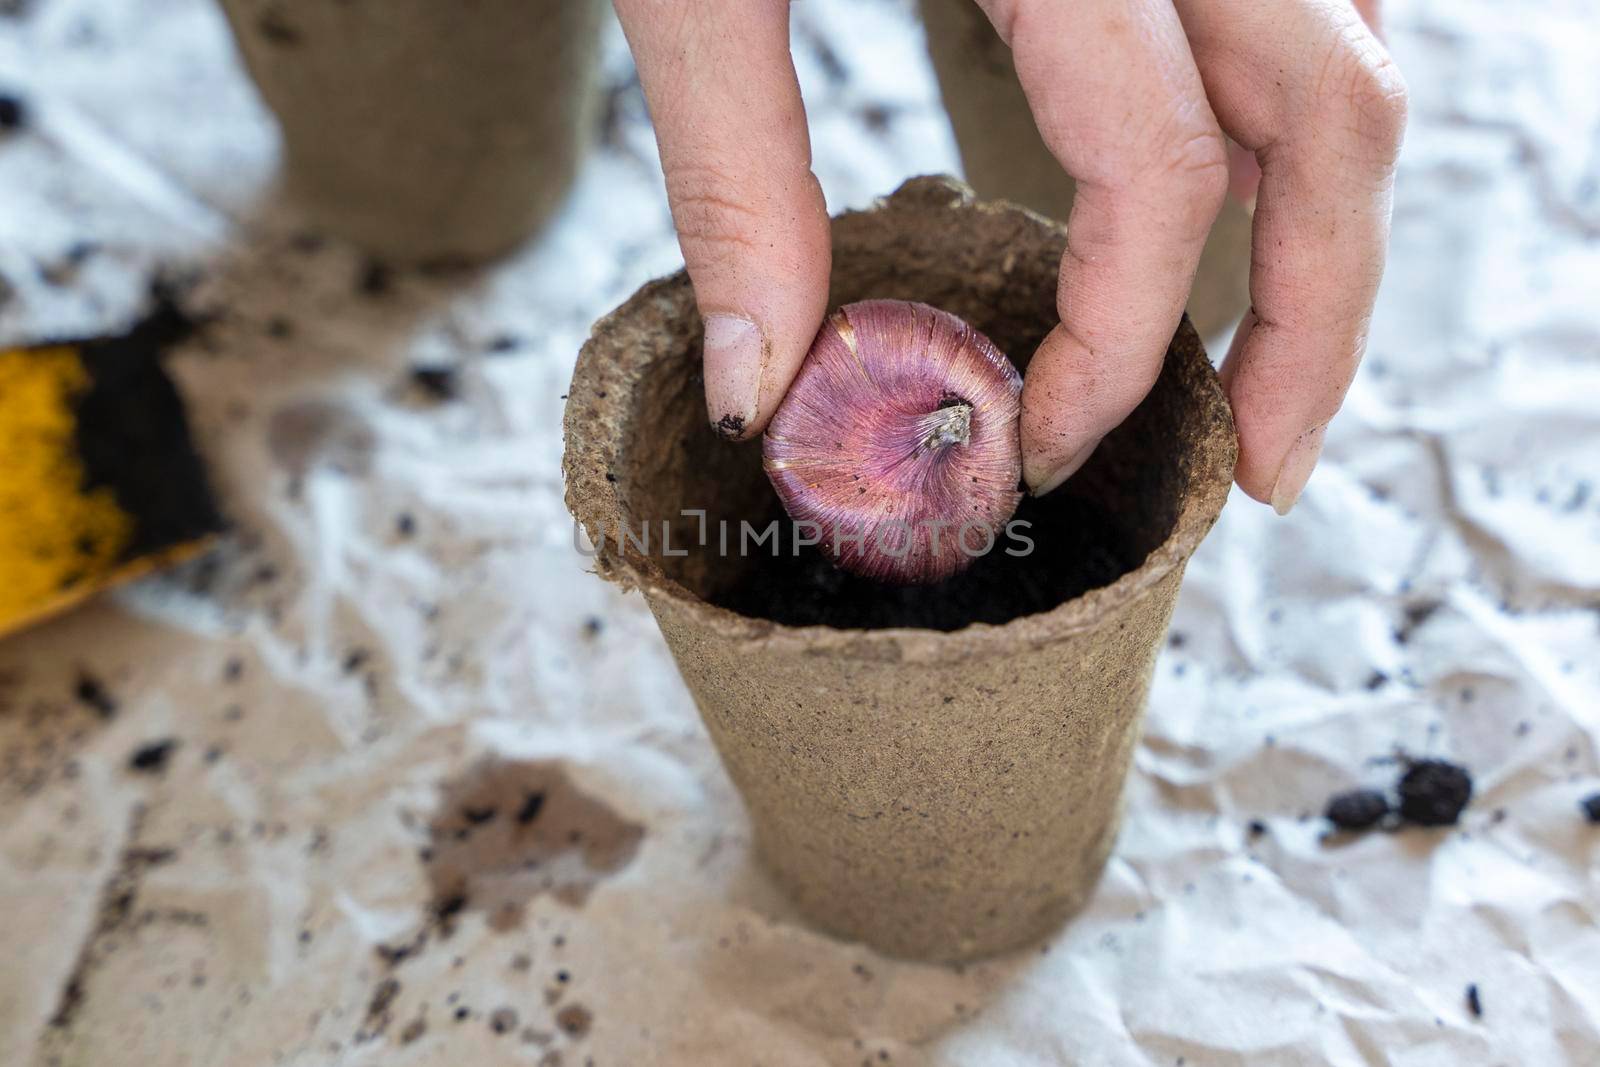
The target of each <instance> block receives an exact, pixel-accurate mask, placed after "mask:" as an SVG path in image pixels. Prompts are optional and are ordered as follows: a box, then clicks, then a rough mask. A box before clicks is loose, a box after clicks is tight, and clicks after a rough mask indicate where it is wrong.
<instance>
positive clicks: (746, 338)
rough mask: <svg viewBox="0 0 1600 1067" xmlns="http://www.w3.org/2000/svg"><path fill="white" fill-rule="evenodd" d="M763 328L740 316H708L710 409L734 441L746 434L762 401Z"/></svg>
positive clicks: (716, 426)
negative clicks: (746, 429)
mask: <svg viewBox="0 0 1600 1067" xmlns="http://www.w3.org/2000/svg"><path fill="white" fill-rule="evenodd" d="M761 344H762V342H761V328H760V327H759V326H757V325H756V324H755V323H753V322H751V321H750V320H749V319H747V318H743V317H742V316H739V315H721V314H713V315H707V316H706V337H705V379H706V410H707V411H708V413H709V414H710V416H711V425H712V427H713V428H714V429H715V430H716V431H717V433H719V434H721V435H722V436H723V437H726V438H728V439H729V440H730V441H735V440H738V439H740V438H742V437H744V436H745V428H746V427H748V426H749V425H750V424H751V423H752V422H754V421H755V417H756V407H757V405H758V404H759V403H760V400H761V368H762V364H763V362H765V361H764V360H763V359H762V358H761Z"/></svg>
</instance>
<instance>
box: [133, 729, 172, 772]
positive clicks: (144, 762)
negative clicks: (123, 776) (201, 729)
mask: <svg viewBox="0 0 1600 1067" xmlns="http://www.w3.org/2000/svg"><path fill="white" fill-rule="evenodd" d="M177 748H178V742H177V741H176V740H175V739H173V738H170V737H168V738H163V739H162V740H160V741H151V742H149V743H148V744H144V745H140V746H139V747H138V748H137V749H135V750H134V753H133V755H131V756H129V757H128V769H129V770H130V771H138V772H140V773H142V774H160V773H162V772H163V771H165V770H166V769H167V761H168V760H170V759H171V758H172V754H173V752H175V751H177Z"/></svg>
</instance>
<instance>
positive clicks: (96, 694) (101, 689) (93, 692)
mask: <svg viewBox="0 0 1600 1067" xmlns="http://www.w3.org/2000/svg"><path fill="white" fill-rule="evenodd" d="M72 692H73V695H74V696H76V697H77V698H78V703H80V704H83V705H84V706H86V707H88V708H90V709H92V710H93V711H94V712H95V714H97V715H99V716H100V717H101V718H102V719H109V718H111V716H113V715H115V714H116V713H117V699H116V697H114V696H112V695H111V692H110V691H109V690H108V689H106V687H105V683H104V682H102V681H101V680H100V679H99V678H96V677H95V676H94V675H92V674H87V673H85V674H80V675H78V682H77V685H76V686H74V688H73V691H72Z"/></svg>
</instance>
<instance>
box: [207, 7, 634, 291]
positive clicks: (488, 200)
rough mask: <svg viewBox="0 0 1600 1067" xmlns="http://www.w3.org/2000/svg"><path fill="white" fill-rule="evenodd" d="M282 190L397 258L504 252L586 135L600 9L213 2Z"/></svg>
mask: <svg viewBox="0 0 1600 1067" xmlns="http://www.w3.org/2000/svg"><path fill="white" fill-rule="evenodd" d="M222 9H223V11H224V12H225V13H226V14H227V16H228V22H229V24H230V25H231V26H232V28H233V34H234V38H235V39H236V40H237V42H238V45H239V51H240V53H241V54H242V55H243V57H244V61H245V66H246V67H248V68H249V71H250V76H251V77H252V78H253V79H254V80H255V83H256V88H257V89H258V90H259V91H260V93H261V96H262V98H263V99H264V100H265V101H266V103H267V105H268V106H269V107H270V108H271V109H272V111H273V113H274V114H275V115H276V116H277V119H278V125H279V127H280V128H281V129H282V131H283V148H284V173H285V179H286V184H287V187H288V190H289V192H290V195H291V196H293V197H294V198H295V200H296V201H297V202H299V203H300V204H301V206H302V207H304V208H305V209H306V210H307V211H308V212H309V213H310V214H311V215H312V217H313V218H315V219H316V220H317V221H318V222H319V223H321V224H323V225H326V226H328V227H329V228H330V229H332V230H334V231H336V232H338V233H339V234H341V235H342V236H344V237H347V238H349V239H351V240H353V241H355V242H357V243H358V244H361V245H362V246H364V247H365V248H367V249H368V250H369V251H371V252H372V253H374V254H376V255H379V256H383V257H387V258H393V259H397V260H402V261H428V260H436V261H450V260H465V261H471V260H477V259H483V258H486V257H489V256H494V255H497V254H499V253H502V252H505V251H508V250H509V249H511V248H513V247H515V246H516V245H517V244H518V243H519V242H521V241H522V240H523V239H524V238H526V237H527V236H528V235H529V234H531V233H532V232H533V231H534V230H536V229H538V227H539V226H540V225H542V224H543V223H544V221H545V220H546V219H547V218H548V217H549V216H550V215H551V214H552V213H553V212H554V211H555V209H556V207H557V206H558V205H559V204H560V202H561V199H562V197H563V196H565V194H566V191H567V188H568V186H569V185H570V184H571V182H572V178H573V175H574V174H575V173H576V171H577V166H578V162H579V160H580V158H581V156H582V154H583V150H584V148H585V147H586V144H587V141H588V135H589V132H590V131H591V130H592V129H593V128H594V125H595V120H596V115H597V102H598V93H597V90H596V81H595V70H596V59H597V56H598V50H599V40H600V27H601V25H602V21H601V20H602V15H603V13H604V11H605V6H604V3H603V0H546V2H543V3H530V2H529V0H475V2H474V3H472V4H470V5H466V6H465V7H463V6H462V5H460V4H452V3H440V2H439V0H353V2H335V0H222Z"/></svg>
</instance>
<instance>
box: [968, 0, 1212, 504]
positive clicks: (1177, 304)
mask: <svg viewBox="0 0 1600 1067" xmlns="http://www.w3.org/2000/svg"><path fill="white" fill-rule="evenodd" d="M981 2H982V4H983V6H984V9H985V10H986V11H987V12H988V14H989V17H990V19H991V20H992V21H993V22H994V24H995V27H996V29H998V30H999V32H1000V35H1001V36H1002V37H1003V38H1004V39H1005V40H1006V41H1007V43H1009V44H1010V46H1011V50H1012V55H1013V58H1014V60H1015V63H1016V68H1017V76H1018V79H1019V80H1020V81H1021V83H1022V88H1023V91H1024V92H1025V93H1026V94H1027V97H1028V102H1029V106H1030V107H1031V109H1032V111H1033V115H1034V118H1035V120H1036V121H1037V123H1038V126H1039V132H1040V133H1041V134H1042V135H1043V137H1044V141H1045V144H1046V145H1048V146H1049V148H1050V151H1051V153H1052V154H1053V155H1054V156H1055V157H1056V159H1057V160H1059V161H1060V163H1061V165H1062V167H1063V168H1064V169H1065V170H1066V172H1067V173H1068V174H1070V175H1071V176H1072V177H1073V178H1075V179H1077V194H1076V196H1075V198H1074V200H1073V204H1072V214H1071V217H1070V218H1069V219H1068V222H1067V246H1068V247H1067V253H1066V255H1065V257H1063V259H1062V263H1061V281H1060V289H1059V291H1058V293H1057V305H1058V308H1059V311H1060V315H1061V324H1060V325H1059V326H1058V327H1057V328H1056V329H1055V330H1054V331H1052V332H1051V334H1050V335H1049V337H1047V338H1046V339H1045V341H1044V343H1043V344H1041V345H1040V346H1039V350H1038V352H1037V353H1035V355H1034V357H1033V361H1032V362H1031V363H1030V364H1029V367H1028V374H1027V379H1026V382H1025V384H1024V386H1023V391H1022V409H1023V410H1022V450H1023V452H1022V454H1023V477H1024V478H1025V480H1026V481H1027V483H1028V486H1029V488H1030V489H1031V490H1032V491H1033V492H1034V493H1036V494H1039V493H1046V492H1049V491H1050V490H1051V489H1054V488H1055V487H1056V486H1057V485H1059V484H1060V483H1061V482H1062V481H1064V480H1065V479H1066V478H1067V477H1068V476H1069V475H1070V474H1072V472H1073V471H1075V470H1076V469H1077V468H1078V467H1079V466H1081V465H1082V464H1083V462H1084V461H1085V460H1086V459H1087V458H1088V457H1089V454H1090V453H1091V452H1092V451H1093V450H1094V447H1095V445H1096V444H1098V443H1099V441H1100V439H1101V438H1102V437H1103V436H1105V434H1106V433H1108V432H1109V431H1110V430H1111V429H1112V428H1113V427H1115V426H1116V425H1117V424H1118V423H1120V422H1121V421H1122V420H1123V419H1124V418H1125V417H1126V416H1127V415H1128V413H1129V412H1130V411H1132V410H1133V409H1134V407H1136V406H1137V405H1138V403H1139V401H1140V400H1142V399H1144V396H1145V394H1146V393H1147V392H1149V390H1150V386H1151V385H1152V384H1154V382H1155V379H1156V375H1157V374H1158V373H1159V372H1160V369H1161V362H1162V358H1163V356H1164V355H1165V353H1166V350H1167V344H1168V342H1169V341H1170V340H1171V338H1172V333H1173V330H1174V329H1176V327H1177V324H1178V319H1179V316H1180V315H1182V313H1183V305H1184V300H1185V299H1186V297H1187V296H1188V292H1189V287H1190V284H1191V283H1192V282H1193V280H1194V272H1195V266H1196V264H1197V263H1198V262H1199V259H1200V251H1201V249H1202V247H1203V246H1204V244H1205V239H1206V233H1207V231H1208V230H1209V229H1210V227H1211V223H1212V220H1213V219H1215V218H1216V214H1217V210H1218V208H1219V207H1220V206H1221V203H1222V199H1223V197H1224V196H1225V195H1226V192H1227V188H1228V164H1227V152H1226V149H1225V147H1224V144H1223V139H1222V135H1221V133H1220V131H1219V130H1218V128H1217V123H1216V120H1215V118H1214V117H1213V116H1212V114H1211V110H1210V108H1209V106H1208V105H1207V103H1206V99H1205V93H1204V89H1203V87H1202V85H1201V81H1200V77H1199V74H1198V73H1197V72H1196V70H1195V66H1194V61H1193V59H1192V57H1191V56H1190V54H1189V49H1188V45H1187V43H1186V42H1185V40H1184V36H1183V27H1182V26H1181V24H1180V23H1179V22H1178V19H1177V16H1176V14H1175V13H1174V12H1173V10H1172V6H1171V3H1170V0H1075V2H1073V3H1055V2H1052V0H981Z"/></svg>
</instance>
